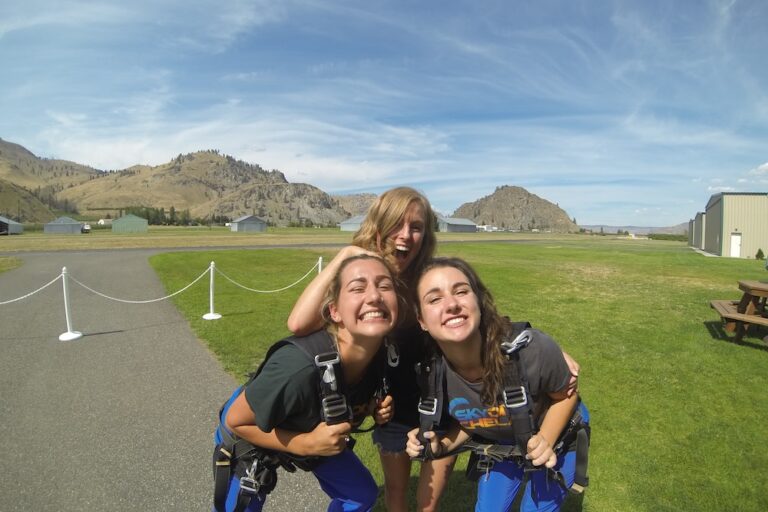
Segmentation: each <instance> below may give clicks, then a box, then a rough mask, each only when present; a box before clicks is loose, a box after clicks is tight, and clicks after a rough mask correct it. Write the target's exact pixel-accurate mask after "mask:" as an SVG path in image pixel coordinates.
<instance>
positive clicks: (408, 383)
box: [387, 323, 425, 427]
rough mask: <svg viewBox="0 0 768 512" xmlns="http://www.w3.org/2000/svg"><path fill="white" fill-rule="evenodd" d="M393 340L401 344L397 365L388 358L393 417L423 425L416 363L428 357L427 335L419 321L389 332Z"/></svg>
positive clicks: (394, 419) (404, 421)
mask: <svg viewBox="0 0 768 512" xmlns="http://www.w3.org/2000/svg"><path fill="white" fill-rule="evenodd" d="M389 341H390V343H394V344H395V345H396V346H397V350H398V355H399V358H398V359H399V360H398V361H397V365H396V366H393V365H392V364H391V363H392V358H391V357H388V358H387V380H388V383H389V394H390V395H392V398H393V399H394V401H395V414H394V416H393V418H392V421H395V422H398V423H403V424H405V425H410V426H413V427H417V426H419V411H418V406H419V395H420V393H419V384H418V381H417V380H416V363H420V362H422V361H423V360H424V353H425V344H424V336H423V334H422V331H421V329H420V328H419V325H418V324H417V323H414V324H413V325H411V326H408V327H400V328H397V329H395V330H394V331H393V332H392V334H390V335H389Z"/></svg>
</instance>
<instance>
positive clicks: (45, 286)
mask: <svg viewBox="0 0 768 512" xmlns="http://www.w3.org/2000/svg"><path fill="white" fill-rule="evenodd" d="M59 279H61V274H59V275H58V276H56V278H55V279H54V280H53V281H51V282H50V283H48V284H45V285H43V286H41V287H40V288H38V289H37V290H35V291H33V292H30V293H28V294H26V295H23V296H21V297H19V298H17V299H11V300H7V301H5V302H0V306H5V305H6V304H10V303H11V302H16V301H20V300H24V299H26V298H27V297H31V296H32V295H34V294H36V293H37V292H40V291H43V290H45V289H46V288H48V287H49V286H51V285H52V284H53V283H55V282H56V281H58V280H59Z"/></svg>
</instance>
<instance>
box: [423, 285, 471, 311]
mask: <svg viewBox="0 0 768 512" xmlns="http://www.w3.org/2000/svg"><path fill="white" fill-rule="evenodd" d="M471 293H472V289H471V288H470V287H469V286H459V287H457V288H455V289H454V290H453V292H452V293H449V294H443V293H442V292H439V291H435V292H432V293H429V294H427V295H426V296H425V297H424V303H425V304H427V305H430V306H432V305H436V304H440V303H441V302H442V301H443V300H445V298H446V297H447V296H449V295H452V296H454V297H465V296H467V295H469V294H471Z"/></svg>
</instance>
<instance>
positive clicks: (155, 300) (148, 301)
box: [69, 268, 210, 304]
mask: <svg viewBox="0 0 768 512" xmlns="http://www.w3.org/2000/svg"><path fill="white" fill-rule="evenodd" d="M208 272H210V268H207V269H205V271H204V272H203V273H202V274H200V275H199V276H197V278H196V279H195V280H194V281H192V282H191V283H189V284H188V285H187V286H185V287H184V288H182V289H181V290H178V291H175V292H173V293H172V294H170V295H166V296H165V297H160V298H158V299H149V300H128V299H118V298H116V297H110V296H109V295H106V294H104V293H101V292H98V291H96V290H94V289H93V288H90V287H88V286H86V285H85V284H83V283H81V282H80V281H78V280H77V279H75V278H74V277H72V276H70V277H69V278H70V279H72V280H73V281H74V282H76V283H77V284H79V285H80V286H82V287H83V288H85V289H86V290H88V291H89V292H91V293H95V294H96V295H98V296H100V297H104V298H105V299H109V300H114V301H115V302H123V303H125V304H151V303H153V302H160V301H161V300H166V299H170V298H171V297H175V296H176V295H178V294H180V293H181V292H184V291H186V290H187V289H188V288H189V287H190V286H192V285H193V284H195V283H196V282H198V281H199V280H201V279H202V278H203V277H204V276H205V274H207V273H208Z"/></svg>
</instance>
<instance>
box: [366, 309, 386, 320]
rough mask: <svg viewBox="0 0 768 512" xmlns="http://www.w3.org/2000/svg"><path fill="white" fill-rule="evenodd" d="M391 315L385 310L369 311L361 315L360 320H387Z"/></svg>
mask: <svg viewBox="0 0 768 512" xmlns="http://www.w3.org/2000/svg"><path fill="white" fill-rule="evenodd" d="M388 317H389V315H387V314H386V313H385V312H384V311H368V312H367V313H363V314H362V316H360V320H362V321H363V322H365V321H366V320H379V319H381V320H385V319H387V318H388Z"/></svg>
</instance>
